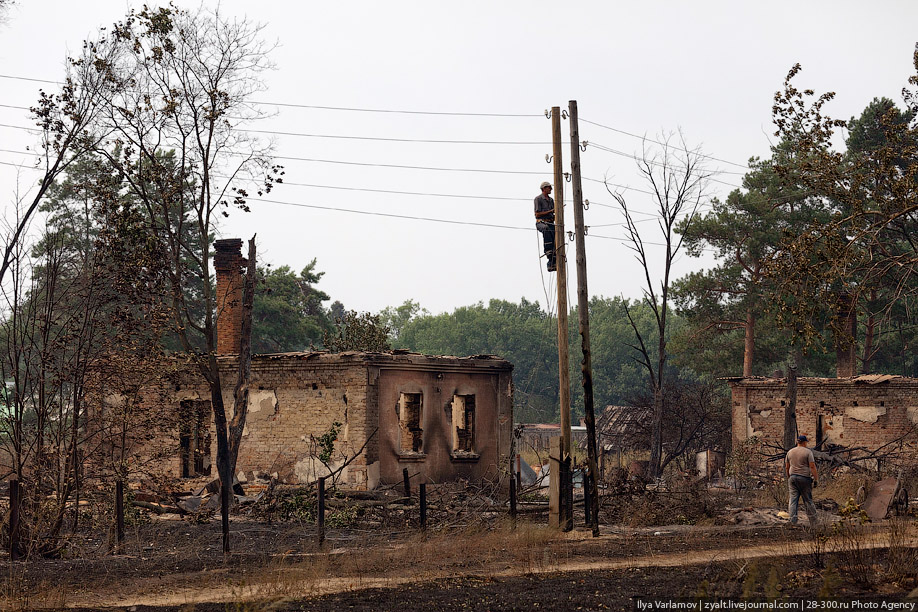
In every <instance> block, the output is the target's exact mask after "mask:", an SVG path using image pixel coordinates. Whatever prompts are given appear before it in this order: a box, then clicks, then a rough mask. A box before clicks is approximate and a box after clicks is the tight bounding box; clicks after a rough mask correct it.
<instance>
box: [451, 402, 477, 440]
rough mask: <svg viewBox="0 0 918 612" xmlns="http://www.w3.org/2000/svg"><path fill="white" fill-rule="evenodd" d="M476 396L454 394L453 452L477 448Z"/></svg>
mask: <svg viewBox="0 0 918 612" xmlns="http://www.w3.org/2000/svg"><path fill="white" fill-rule="evenodd" d="M474 443H475V396H474V395H454V396H453V452H460V453H471V452H473V451H474V450H475V446H474Z"/></svg>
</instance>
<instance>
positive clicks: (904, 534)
mask: <svg viewBox="0 0 918 612" xmlns="http://www.w3.org/2000/svg"><path fill="white" fill-rule="evenodd" d="M916 536H918V523H916V522H915V519H913V518H910V517H899V516H897V517H893V518H891V519H890V521H889V554H888V557H887V559H886V567H885V573H886V576H887V577H888V578H889V580H891V581H892V582H895V583H897V584H899V585H900V586H909V587H913V586H915V583H916V582H918V548H915V547H914V544H913V542H914V538H915V537H916Z"/></svg>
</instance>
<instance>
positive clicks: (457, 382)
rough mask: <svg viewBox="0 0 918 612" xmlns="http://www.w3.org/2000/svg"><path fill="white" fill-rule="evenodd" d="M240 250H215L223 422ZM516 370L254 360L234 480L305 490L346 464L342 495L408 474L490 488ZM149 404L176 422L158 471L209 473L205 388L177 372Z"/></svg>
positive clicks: (487, 364) (366, 359)
mask: <svg viewBox="0 0 918 612" xmlns="http://www.w3.org/2000/svg"><path fill="white" fill-rule="evenodd" d="M241 246H242V241H241V240H218V241H217V243H216V254H215V266H214V267H215V269H216V272H217V295H218V316H217V333H218V341H217V350H218V353H220V356H219V363H220V367H221V370H222V375H223V378H222V380H223V381H224V392H223V395H224V401H225V403H226V406H227V411H228V412H231V410H232V405H233V402H232V396H233V389H232V385H233V383H234V381H235V378H236V376H235V372H236V368H237V367H238V365H237V363H238V361H237V358H236V355H235V353H236V352H237V351H238V346H239V335H240V333H241V329H242V327H241V317H242V315H241V310H240V307H239V306H240V304H241V287H242V268H243V266H244V264H245V259H244V258H243V257H242V255H241ZM512 369H513V366H512V365H511V364H510V363H509V362H507V361H505V360H503V359H500V358H497V357H494V356H491V355H478V356H475V357H442V356H428V355H420V354H416V353H409V352H407V351H392V352H387V353H364V352H347V353H338V354H332V353H327V352H320V351H313V352H297V353H281V354H268V355H255V356H253V358H252V368H251V378H250V397H249V409H248V417H247V420H246V425H245V430H244V433H243V441H242V445H241V449H240V453H239V459H238V464H237V472H245V473H246V474H247V475H249V476H251V474H252V472H262V473H266V474H275V473H276V474H277V476H278V478H279V479H280V480H281V481H284V482H290V483H302V482H309V481H312V480H314V479H316V478H317V477H319V476H324V475H326V474H328V473H329V470H336V469H338V468H339V467H341V466H342V465H344V464H345V463H346V464H347V465H346V467H345V468H344V469H343V470H342V472H341V474H340V478H339V485H343V486H345V487H350V488H356V489H372V488H374V487H376V486H377V485H378V484H380V483H394V482H399V481H400V480H401V478H402V470H403V468H406V467H407V468H409V471H410V472H411V474H416V473H417V474H419V477H420V478H421V479H422V481H423V482H443V481H448V480H455V479H458V478H467V479H471V480H480V479H496V478H498V476H499V474H500V473H501V472H502V471H506V469H507V465H508V461H509V452H510V439H511V434H512V423H513V383H512ZM157 397H160V398H163V399H161V400H160V401H161V402H162V404H163V408H164V410H166V411H172V412H174V413H176V414H178V415H179V417H180V418H178V419H177V420H176V425H175V426H174V427H171V428H170V430H169V431H167V432H165V434H166V435H165V436H164V437H163V436H161V437H160V438H159V440H158V444H164V445H171V446H172V448H174V449H175V452H174V454H171V455H168V454H167V459H166V460H165V461H163V462H161V464H160V469H161V470H163V471H165V472H167V473H168V474H170V475H173V476H186V477H187V476H194V475H200V474H206V473H211V466H212V465H215V455H216V443H215V442H213V443H212V440H214V432H213V415H212V413H211V410H210V401H209V397H210V393H209V389H208V386H207V384H206V383H205V382H204V380H203V379H201V377H200V376H198V375H196V374H195V373H194V372H191V371H187V372H183V373H180V374H179V375H177V376H175V377H173V380H172V381H171V382H170V384H169V388H168V389H164V390H160V392H159V393H158V396H157ZM333 430H335V431H337V440H335V442H334V450H333V452H332V453H331V454H330V456H326V455H325V454H323V452H322V451H323V448H322V444H321V441H322V437H323V436H325V435H326V434H329V433H330V432H332V431H333ZM327 439H329V438H326V440H327ZM213 473H214V474H215V473H216V470H214V471H213Z"/></svg>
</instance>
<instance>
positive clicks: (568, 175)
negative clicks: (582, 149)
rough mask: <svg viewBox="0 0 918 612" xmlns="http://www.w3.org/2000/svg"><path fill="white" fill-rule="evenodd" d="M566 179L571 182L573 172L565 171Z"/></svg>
mask: <svg viewBox="0 0 918 612" xmlns="http://www.w3.org/2000/svg"><path fill="white" fill-rule="evenodd" d="M564 180H565V181H567V182H568V183H570V182H571V173H570V172H565V173H564Z"/></svg>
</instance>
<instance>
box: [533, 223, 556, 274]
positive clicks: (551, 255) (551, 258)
mask: <svg viewBox="0 0 918 612" xmlns="http://www.w3.org/2000/svg"><path fill="white" fill-rule="evenodd" d="M536 229H538V230H539V231H540V232H542V245H543V247H544V250H545V256H546V257H548V267H549V268H554V267H555V224H554V223H546V222H545V221H538V222H536Z"/></svg>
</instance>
